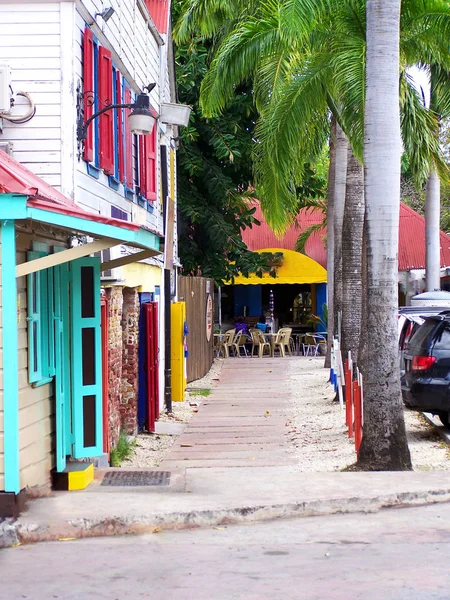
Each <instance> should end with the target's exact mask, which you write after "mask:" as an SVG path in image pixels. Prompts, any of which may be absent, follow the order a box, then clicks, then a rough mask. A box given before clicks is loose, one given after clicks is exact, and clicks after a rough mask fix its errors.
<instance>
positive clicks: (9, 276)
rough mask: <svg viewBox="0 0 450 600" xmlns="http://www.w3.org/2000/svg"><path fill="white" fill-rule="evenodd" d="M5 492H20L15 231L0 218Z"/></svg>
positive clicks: (6, 221) (8, 223)
mask: <svg viewBox="0 0 450 600" xmlns="http://www.w3.org/2000/svg"><path fill="white" fill-rule="evenodd" d="M0 235H1V244H2V247H1V268H2V275H1V282H2V340H3V347H2V357H3V364H2V368H3V415H4V437H3V439H4V457H5V492H13V493H15V494H18V493H19V492H20V464H19V383H18V328H17V284H16V231H15V222H14V221H13V220H4V221H1V233H0Z"/></svg>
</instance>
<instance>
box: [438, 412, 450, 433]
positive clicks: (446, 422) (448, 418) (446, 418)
mask: <svg viewBox="0 0 450 600" xmlns="http://www.w3.org/2000/svg"><path fill="white" fill-rule="evenodd" d="M437 416H438V417H439V418H440V420H441V422H442V425H443V426H444V427H445V428H447V429H450V413H448V412H445V411H440V412H438V413H437Z"/></svg>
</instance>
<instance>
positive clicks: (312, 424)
mask: <svg viewBox="0 0 450 600" xmlns="http://www.w3.org/2000/svg"><path fill="white" fill-rule="evenodd" d="M222 363H223V359H216V360H215V362H214V364H213V366H212V368H211V370H210V371H209V373H208V374H207V375H206V376H205V377H203V378H202V379H199V380H197V381H194V382H192V383H190V384H189V385H188V390H187V391H186V396H185V402H180V403H174V404H173V414H172V415H166V414H164V415H162V416H161V419H160V420H161V421H169V422H178V423H187V422H189V420H190V419H191V418H192V416H193V415H194V414H195V413H196V412H197V411H198V407H199V405H200V403H201V401H202V398H203V396H201V395H199V394H198V392H199V390H202V389H210V388H211V387H212V386H214V380H218V378H219V377H220V369H221V365H222ZM288 385H289V386H290V387H291V392H292V398H293V415H292V418H291V419H290V420H289V429H288V433H287V437H288V440H289V442H290V444H291V453H292V454H293V455H294V456H296V457H297V458H298V463H297V468H298V469H299V470H300V471H310V472H312V471H336V470H340V469H343V468H345V467H346V466H348V465H351V464H353V463H354V462H355V461H356V453H355V450H354V443H353V440H349V439H348V435H347V428H346V426H345V414H344V412H343V411H342V410H341V407H340V405H339V403H338V402H336V401H335V400H334V398H335V393H334V390H333V388H332V387H331V385H330V384H329V383H328V371H327V370H326V369H324V368H323V357H317V358H308V357H299V360H298V361H295V362H290V374H289V379H288ZM405 422H406V429H407V436H408V444H409V449H410V452H411V459H412V462H413V467H414V470H424V471H430V470H450V448H449V446H447V445H446V444H445V443H444V442H443V441H442V440H441V438H440V437H439V436H438V435H437V433H435V430H434V429H433V427H432V426H431V425H429V424H428V423H426V421H425V420H424V418H423V417H422V415H421V414H420V413H417V412H414V411H411V410H408V409H405ZM174 439H175V436H173V435H162V434H142V435H139V436H138V437H137V440H136V447H135V452H134V456H133V457H132V458H131V459H130V460H127V461H124V462H123V463H122V466H124V467H137V468H152V467H157V466H159V464H160V463H161V461H162V460H163V458H164V457H165V456H166V455H167V454H168V452H169V450H170V447H171V446H172V444H173V441H174Z"/></svg>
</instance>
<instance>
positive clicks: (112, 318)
mask: <svg viewBox="0 0 450 600" xmlns="http://www.w3.org/2000/svg"><path fill="white" fill-rule="evenodd" d="M105 294H106V298H107V299H108V316H109V323H108V336H109V340H108V351H109V357H108V358H109V360H108V362H109V370H108V385H109V435H110V442H111V446H115V445H116V443H117V440H118V438H119V433H120V429H121V418H120V388H121V382H122V307H123V295H122V288H121V287H117V286H116V287H111V288H107V289H106V290H105Z"/></svg>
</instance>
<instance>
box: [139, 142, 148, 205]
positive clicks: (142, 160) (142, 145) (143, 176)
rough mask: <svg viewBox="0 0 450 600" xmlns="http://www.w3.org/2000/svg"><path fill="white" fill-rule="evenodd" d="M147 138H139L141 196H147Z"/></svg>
mask: <svg viewBox="0 0 450 600" xmlns="http://www.w3.org/2000/svg"><path fill="white" fill-rule="evenodd" d="M145 138H146V136H144V135H140V136H139V189H140V191H141V196H146V193H145V192H146V189H147V162H146V160H145Z"/></svg>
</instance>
